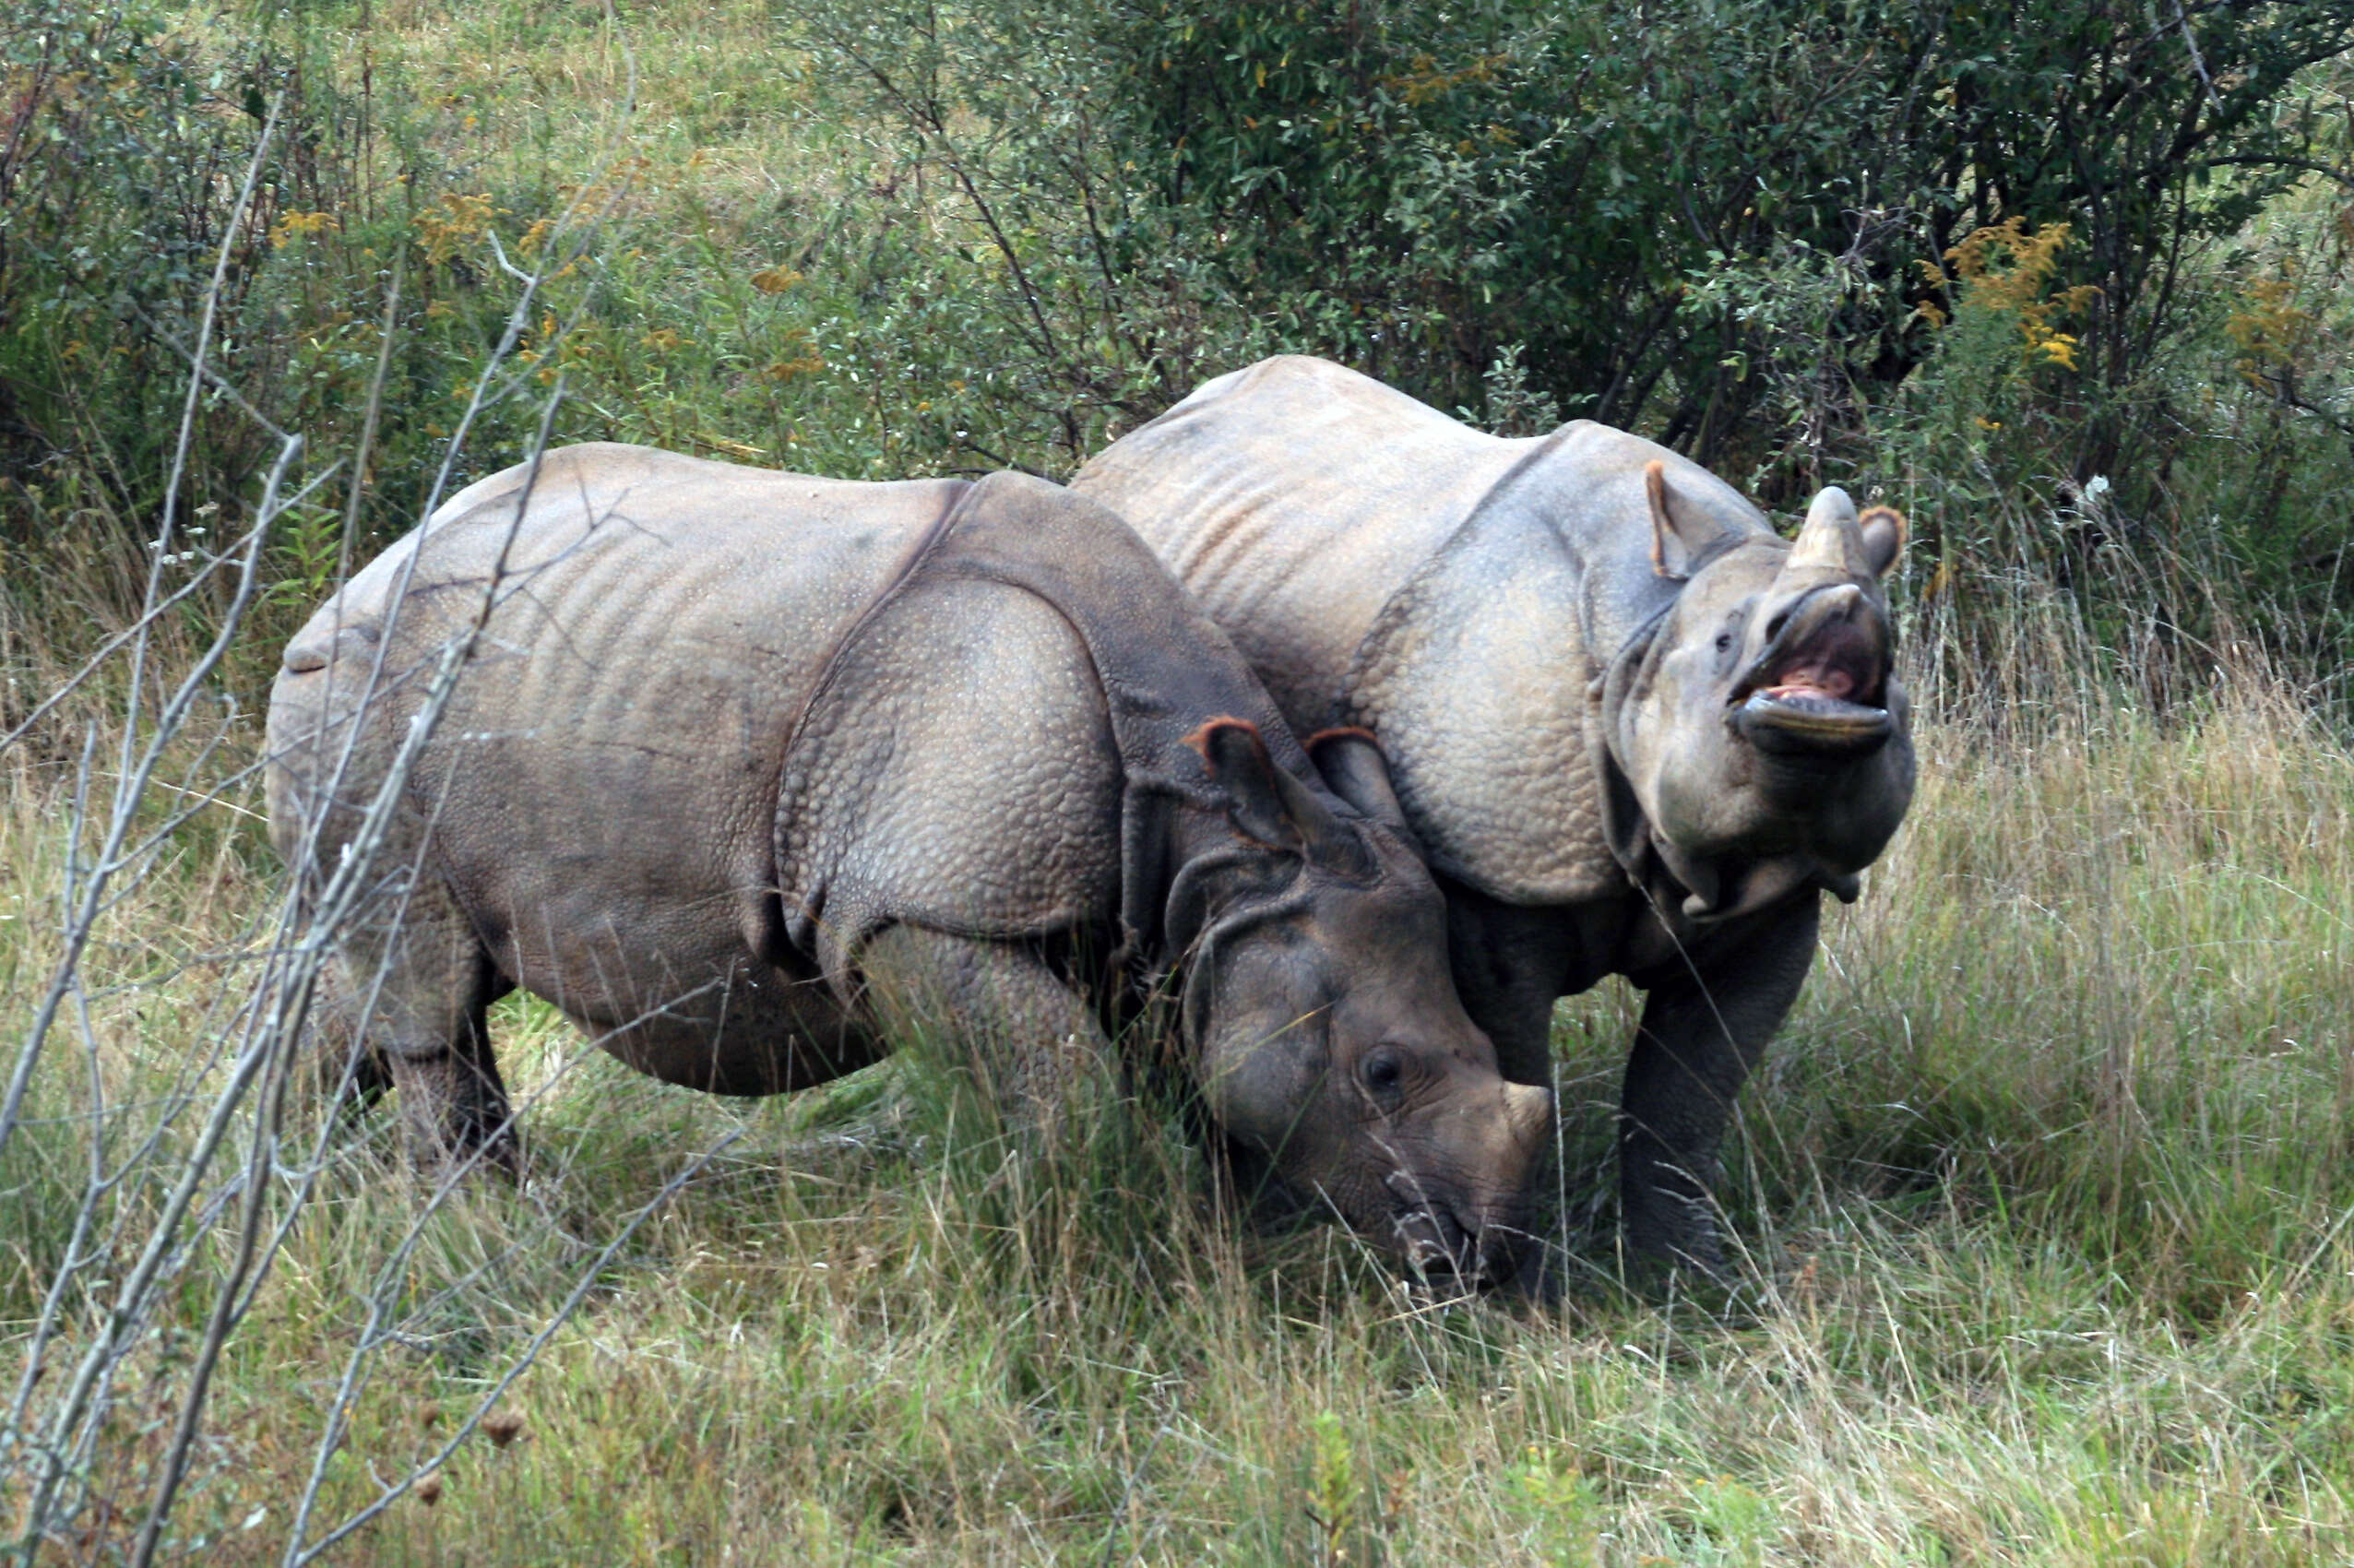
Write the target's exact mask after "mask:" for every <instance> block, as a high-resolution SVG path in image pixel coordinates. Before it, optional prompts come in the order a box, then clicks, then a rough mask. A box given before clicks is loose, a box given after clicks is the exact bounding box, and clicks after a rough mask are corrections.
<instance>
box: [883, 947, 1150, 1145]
mask: <svg viewBox="0 0 2354 1568" xmlns="http://www.w3.org/2000/svg"><path fill="white" fill-rule="evenodd" d="M858 966H859V972H860V974H861V975H862V977H863V979H864V980H865V992H864V1003H865V1005H866V1006H867V1008H868V1009H870V1010H871V1011H872V1013H873V1015H874V1019H875V1021H876V1023H877V1024H878V1025H879V1026H880V1028H881V1030H882V1032H883V1033H884V1034H885V1035H886V1037H888V1038H890V1039H893V1040H895V1041H904V1040H910V1039H916V1040H921V1041H923V1042H925V1043H926V1044H927V1045H928V1046H930V1047H931V1049H933V1051H935V1052H936V1053H937V1054H938V1055H939V1056H940V1057H941V1058H943V1059H944V1060H945V1061H946V1062H947V1063H948V1064H949V1065H950V1066H951V1067H952V1068H957V1069H962V1070H967V1071H969V1072H970V1073H971V1074H972V1075H973V1077H974V1079H975V1080H976V1081H977V1082H978V1083H980V1084H981V1086H982V1087H985V1088H987V1089H988V1090H989V1091H990V1093H991V1096H992V1098H993V1099H994V1101H995V1102H996V1105H997V1107H998V1110H999V1113H1000V1114H1001V1115H1002V1116H1003V1117H1004V1119H1005V1123H1006V1126H1007V1128H1008V1130H1009V1131H1012V1132H1014V1133H1015V1134H1017V1135H1019V1136H1021V1137H1023V1138H1025V1139H1026V1140H1035V1141H1036V1142H1038V1143H1040V1144H1041V1145H1044V1144H1050V1143H1052V1141H1053V1140H1054V1138H1055V1136H1056V1135H1057V1134H1059V1133H1060V1131H1061V1130H1062V1128H1063V1127H1064V1124H1065V1122H1066V1119H1067V1117H1068V1115H1069V1113H1070V1112H1071V1111H1072V1110H1073V1108H1074V1107H1075V1105H1076V1103H1077V1100H1078V1099H1079V1097H1081V1096H1083V1095H1085V1094H1086V1093H1087V1092H1088V1089H1089V1088H1090V1087H1093V1084H1094V1080H1095V1078H1096V1076H1097V1075H1098V1074H1100V1072H1101V1071H1102V1070H1103V1069H1104V1068H1105V1067H1106V1066H1108V1065H1109V1063H1110V1062H1111V1059H1112V1047H1111V1044H1110V1042H1109V1041H1108V1040H1107V1039H1105V1038H1104V1034H1103V1029H1102V1026H1101V1025H1100V1023H1099V1022H1098V1021H1097V1018H1096V1016H1095V1013H1094V1010H1093V1009H1092V1008H1091V1007H1090V1006H1089V1005H1088V1003H1087V1002H1086V1001H1085V1000H1084V999H1083V998H1081V997H1080V996H1079V995H1078V993H1077V992H1074V991H1073V990H1072V989H1071V987H1070V986H1069V985H1067V984H1065V983H1064V980H1063V979H1062V978H1061V977H1060V976H1059V975H1057V974H1056V973H1055V972H1054V969H1053V968H1052V966H1050V965H1049V964H1048V963H1047V961H1046V960H1045V958H1044V957H1042V956H1040V954H1038V953H1037V952H1034V951H1032V950H1031V949H1029V948H1028V946H1026V945H1024V944H1018V943H1010V942H993V941H985V940H981V939H979V938H975V937H968V936H956V935H951V934H948V933H946V932H936V931H931V930H927V929H925V928H924V927H921V926H916V925H895V926H889V927H886V929H884V930H883V931H881V932H876V933H875V935H874V936H873V937H872V938H870V939H869V940H868V941H867V942H866V943H865V944H863V945H862V948H861V949H860V953H859V959H858Z"/></svg>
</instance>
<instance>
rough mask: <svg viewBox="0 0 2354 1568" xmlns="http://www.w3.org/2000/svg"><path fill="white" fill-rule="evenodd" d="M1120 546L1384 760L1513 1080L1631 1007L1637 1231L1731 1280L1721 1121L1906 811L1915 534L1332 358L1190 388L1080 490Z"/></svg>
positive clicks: (1842, 504)
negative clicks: (1904, 673)
mask: <svg viewBox="0 0 2354 1568" xmlns="http://www.w3.org/2000/svg"><path fill="white" fill-rule="evenodd" d="M1072 484H1073V487H1074V488H1075V489H1076V490H1078V491H1080V492H1081V493H1085V494H1088V495H1090V496H1093V497H1095V498H1096V499H1098V500H1100V501H1102V502H1104V503H1106V504H1107V505H1111V506H1112V508H1113V509H1114V510H1116V511H1119V512H1121V513H1122V514H1123V516H1126V517H1131V518H1133V519H1134V520H1135V526H1136V529H1137V531H1138V532H1140V533H1141V534H1142V535H1143V536H1144V537H1145V539H1146V540H1147V542H1148V543H1150V544H1151V545H1152V546H1153V548H1154V549H1155V550H1157V551H1158V552H1159V553H1160V555H1161V558H1162V559H1163V560H1164V561H1166V562H1167V563H1168V564H1170V566H1171V568H1172V569H1173V570H1174V571H1175V572H1176V574H1177V576H1179V578H1180V579H1182V580H1183V582H1184V584H1185V585H1186V587H1187V588H1191V589H1192V590H1193V592H1194V595H1195V599H1196V600H1198V601H1199V602H1200V603H1201V605H1202V607H1203V608H1204V609H1205V610H1206V611H1207V612H1209V614H1210V616H1211V618H1212V619H1214V620H1215V621H1217V622H1218V623H1219V625H1220V626H1221V627H1223V628H1224V629H1225V631H1226V632H1227V634H1228V635H1229V636H1231V637H1232V638H1233V639H1234V642H1235V644H1236V646H1237V647H1239V648H1240V649H1241V650H1242V655H1243V657H1244V658H1245V659H1248V660H1249V661H1250V663H1251V666H1252V668H1253V669H1254V671H1257V672H1258V674H1259V675H1260V677H1261V678H1262V679H1263V680H1265V681H1266V685H1267V689H1268V691H1269V692H1270V693H1271V694H1272V695H1273V696H1274V697H1275V699H1276V702H1277V704H1278V707H1281V708H1282V709H1283V712H1284V714H1285V716H1286V717H1287V718H1288V719H1290V721H1291V722H1292V723H1294V724H1296V725H1299V726H1302V728H1303V729H1310V730H1313V729H1315V728H1319V727H1321V726H1324V725H1326V724H1355V725H1361V726H1362V727H1364V728H1365V729H1367V730H1369V731H1372V732H1373V734H1374V735H1375V736H1377V737H1378V738H1379V741H1380V743H1381V746H1382V749H1383V750H1384V751H1385V753H1386V754H1387V756H1388V759H1389V766H1390V768H1391V772H1392V777H1393V778H1394V780H1395V782H1396V788H1397V799H1398V800H1399V802H1400V803H1401V804H1402V806H1403V808H1404V811H1405V814H1406V819H1407V822H1408V823H1409V826H1411V828H1412V829H1413V832H1414V835H1415V837H1416V839H1417V840H1418V842H1419V845H1420V847H1421V849H1422V850H1423V851H1424V852H1425V854H1426V855H1427V856H1428V858H1429V861H1430V864H1431V867H1432V869H1433V872H1434V873H1437V877H1438V881H1439V885H1440V886H1441V887H1442V888H1443V889H1444V892H1445V894H1446V899H1447V921H1448V930H1449V934H1450V940H1451V943H1452V946H1453V955H1454V965H1455V975H1456V986H1457V987H1458V989H1459V990H1460V991H1461V992H1462V995H1463V1000H1464V1003H1465V1005H1466V1006H1467V1007H1468V1010H1469V1011H1470V1014H1471V1016H1472V1018H1473V1019H1474V1021H1476V1022H1477V1023H1478V1024H1479V1025H1480V1027H1481V1028H1484V1029H1485V1030H1486V1031H1487V1032H1488V1033H1489V1035H1490V1036H1491V1037H1492V1039H1494V1040H1495V1043H1496V1051H1497V1055H1498V1058H1499V1061H1500V1063H1501V1064H1502V1067H1503V1070H1504V1075H1505V1076H1506V1077H1508V1078H1511V1079H1513V1080H1515V1081H1516V1082H1519V1083H1527V1084H1542V1083H1548V1082H1550V1081H1551V1072H1550V1069H1551V1044H1550V1035H1551V1015H1552V1005H1553V1002H1554V999H1555V998H1557V997H1560V996H1563V995H1566V994H1570V993H1572V992H1579V991H1583V990H1585V989H1586V988H1587V987H1588V986H1591V985H1593V984H1594V983H1595V982H1596V981H1598V980H1601V979H1602V978H1603V977H1604V976H1606V975H1611V974H1621V975H1625V976H1627V977H1628V978H1629V979H1631V980H1633V982H1634V983H1635V985H1637V986H1640V987H1642V988H1643V989H1644V990H1645V991H1647V992H1648V996H1647V1000H1646V1002H1645V1004H1644V1010H1643V1016H1642V1022H1641V1025H1640V1027H1639V1028H1638V1030H1637V1033H1636V1036H1635V1042H1634V1045H1633V1049H1632V1051H1631V1054H1630V1056H1629V1058H1628V1062H1627V1067H1626V1076H1625V1083H1624V1087H1623V1098H1622V1102H1621V1112H1620V1115H1621V1121H1620V1132H1619V1154H1620V1197H1621V1216H1622V1235H1623V1240H1624V1242H1625V1244H1626V1246H1627V1248H1628V1251H1629V1253H1631V1254H1632V1260H1633V1261H1636V1262H1638V1263H1640V1264H1642V1265H1644V1266H1645V1267H1647V1268H1648V1267H1652V1266H1657V1265H1659V1264H1662V1263H1665V1264H1669V1265H1673V1264H1674V1263H1676V1262H1678V1261H1686V1260H1688V1261H1691V1262H1694V1263H1697V1264H1699V1265H1702V1266H1704V1267H1706V1268H1707V1269H1710V1270H1712V1271H1713V1270H1715V1269H1717V1268H1718V1266H1719V1265H1720V1261H1721V1259H1720V1243H1719V1241H1718V1237H1717V1234H1716V1229H1715V1227H1714V1224H1713V1222H1712V1220H1711V1218H1710V1216H1709V1214H1708V1211H1707V1202H1708V1183H1709V1182H1711V1181H1712V1180H1713V1178H1714V1174H1715V1164H1716V1158H1717V1153H1718V1145H1719V1143H1720V1141H1721V1139H1722V1137H1723V1134H1724V1130H1725V1126H1726V1123H1727V1121H1728V1118H1729V1115H1730V1111H1731V1108H1732V1105H1733V1101H1734V1097H1735V1096H1736V1094H1737V1093H1738V1092H1739V1090H1740V1088H1741V1086H1742V1082H1743V1081H1744V1080H1745V1079H1746V1078H1747V1077H1748V1075H1749V1074H1750V1072H1751V1070H1752V1068H1753V1067H1754V1065H1755V1064H1756V1062H1757V1060H1758V1058H1759V1055H1760V1053H1761V1051H1763V1049H1764V1047H1765V1042H1766V1040H1767V1039H1768V1038H1769V1037H1770V1036H1771V1035H1772V1034H1773V1032H1774V1030H1775V1029H1776V1028H1777V1027H1778V1026H1779V1025H1780V1023H1781V1021H1782V1018H1783V1016H1784V1015H1785V1014H1786V1013H1788V1012H1789V1008H1790V1005H1791V1004H1792V1003H1793V1002H1794V1001H1796V999H1797V997H1798V993H1799V989H1800V986H1801V983H1802V982H1803V981H1804V980H1805V977H1806V971H1807V968H1808V965H1809V963H1810V962H1811V961H1812V958H1813V952H1814V945H1815V933H1816V925H1817V920H1818V907H1817V906H1818V903H1819V898H1820V893H1821V890H1823V889H1826V888H1827V889H1829V890H1830V891H1831V892H1832V893H1834V894H1835V895H1837V897H1841V898H1843V899H1852V898H1853V897H1855V895H1856V891H1857V873H1858V872H1860V871H1861V869H1862V868H1863V867H1864V866H1865V865H1866V864H1868V863H1869V862H1870V861H1872V859H1873V858H1874V857H1875V856H1877V855H1878V854H1879V852H1880V850H1881V849H1882V847H1883V846H1884V845H1885V844H1886V843H1887V841H1888V838H1889V836H1890V835H1891V834H1892V833H1893V832H1894V831H1895V830H1896V826H1897V823H1898V822H1899V820H1900V819H1901V818H1902V817H1903V815H1904V814H1905V808H1906V806H1907V804H1908V802H1909V801H1910V799H1911V795H1912V785H1913V752H1912V745H1911V742H1910V739H1909V737H1908V729H1907V713H1908V707H1907V703H1906V699H1905V695H1904V693H1903V692H1902V690H1901V689H1900V688H1899V687H1898V684H1897V683H1896V680H1895V679H1894V677H1893V675H1892V672H1891V660H1892V651H1893V645H1892V638H1891V633H1890V627H1889V621H1888V613H1887V606H1886V601H1885V600H1884V596H1883V593H1882V588H1881V578H1882V577H1883V576H1884V575H1885V574H1886V573H1887V571H1888V570H1889V568H1890V566H1891V565H1892V564H1894V562H1895V561H1896V556H1897V553H1898V552H1899V550H1900V549H1901V548H1902V544H1903V540H1904V522H1903V518H1902V517H1900V516H1899V515H1898V514H1897V513H1896V512H1895V511H1894V510H1893V509H1890V508H1886V507H1874V508H1872V510H1870V511H1867V512H1865V513H1863V514H1861V516H1859V515H1858V513H1857V511H1856V508H1855V506H1854V505H1853V504H1852V503H1851V502H1850V501H1849V498H1848V496H1847V494H1846V493H1844V492H1842V491H1839V490H1837V489H1826V490H1825V491H1823V492H1822V493H1819V494H1817V495H1816V496H1815V497H1814V501H1813V506H1812V507H1811V509H1810V510H1809V511H1808V513H1807V517H1806V522H1805V525H1804V527H1803V528H1802V529H1801V530H1800V532H1799V535H1798V537H1797V539H1796V540H1795V541H1794V542H1792V541H1786V540H1782V539H1780V538H1778V537H1777V535H1776V534H1775V532H1774V530H1773V529H1771V528H1770V527H1769V526H1768V525H1767V523H1766V521H1765V517H1764V516H1763V515H1761V514H1760V513H1759V512H1758V510H1757V509H1756V508H1755V507H1754V506H1753V505H1750V504H1749V503H1748V502H1747V501H1745V500H1743V499H1742V497H1741V496H1740V495H1739V494H1738V493H1735V492H1734V491H1733V490H1732V489H1731V488H1730V487H1729V486H1727V485H1726V484H1724V483H1723V482H1722V481H1719V480H1718V479H1716V478H1715V477H1714V476H1712V475H1710V474H1709V473H1708V472H1706V470H1705V469H1701V468H1699V467H1697V466H1696V465H1694V464H1693V463H1691V462H1688V461H1686V460H1685V459H1683V458H1682V457H1678V456H1677V455H1676V454H1674V453H1673V452H1670V451H1669V450H1667V449H1665V448H1663V447H1660V446H1657V445H1653V444H1652V443H1650V442H1648V441H1645V440H1641V439H1639V438H1638V437H1635V436H1634V435H1630V434H1626V433H1624V432H1623V431H1617V430H1612V429H1611V428H1609V427H1607V426H1604V425H1600V424H1597V423H1593V422H1587V421H1583V420H1581V421H1577V422H1573V423H1571V424H1568V425H1565V426H1563V428H1562V429H1560V430H1557V431H1555V432H1554V433H1553V434H1550V435H1545V436H1540V437H1534V438H1530V439H1525V440H1505V439H1500V438H1498V437H1495V436H1491V435H1487V434H1481V433H1480V432H1478V431H1475V430H1472V429H1470V428H1468V427H1467V426H1465V425H1463V424H1460V423H1458V422H1456V421H1454V420H1452V419H1449V418H1447V417H1446V416H1445V415H1444V414H1441V413H1439V412H1437V411H1435V410H1432V409H1430V408H1427V407H1425V406H1424V405H1422V404H1421V403H1419V402H1416V401H1415V400H1413V399H1412V398H1408V397H1406V396H1405V395H1404V394H1402V393H1399V392H1397V391H1395V390H1393V389H1391V388H1389V387H1387V386H1383V385H1382V384H1381V383H1379V382H1377V381H1373V380H1371V379H1369V378H1367V377H1365V376H1362V375H1360V374H1356V373H1355V372H1353V371H1349V370H1347V369H1344V368H1342V367H1341V366H1339V365H1336V364H1332V363H1329V362H1325V361H1322V360H1316V359H1309V358H1302V357H1284V358H1278V359H1271V360H1267V361H1264V362H1261V363H1258V364H1256V365H1253V366H1251V367H1250V368H1248V369H1246V370H1242V371H1239V372H1236V373H1234V374H1230V375H1226V376H1223V377H1220V378H1219V379H1218V380H1215V381H1211V382H1209V383H1207V384H1206V385H1205V386H1201V387H1200V388H1198V389H1197V390H1195V392H1194V394H1193V395H1192V396H1191V397H1189V398H1186V399H1185V400H1184V401H1183V402H1182V403H1180V404H1178V405H1177V406H1176V407H1175V408H1173V409H1171V410H1170V411H1169V412H1167V413H1165V414H1163V415H1162V416H1161V417H1160V418H1159V419H1157V420H1155V421H1153V422H1151V423H1149V424H1147V425H1144V426H1142V427H1140V428H1139V429H1137V430H1136V431H1135V432H1134V433H1132V434H1128V435H1127V436H1124V437H1123V438H1122V439H1121V440H1119V441H1116V442H1114V443H1113V444H1112V445H1111V446H1110V447H1108V448H1107V449H1105V450H1104V451H1103V452H1102V453H1100V455H1098V456H1097V457H1096V458H1095V459H1094V460H1093V461H1092V462H1090V463H1088V465H1087V466H1086V467H1085V468H1084V469H1081V470H1080V472H1079V473H1078V474H1077V475H1076V478H1075V479H1074V480H1073V481H1072Z"/></svg>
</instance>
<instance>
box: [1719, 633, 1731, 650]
mask: <svg viewBox="0 0 2354 1568" xmlns="http://www.w3.org/2000/svg"><path fill="white" fill-rule="evenodd" d="M1732 648H1733V635H1732V634H1731V633H1730V632H1718V634H1717V651H1718V653H1730V652H1731V651H1732Z"/></svg>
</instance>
